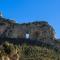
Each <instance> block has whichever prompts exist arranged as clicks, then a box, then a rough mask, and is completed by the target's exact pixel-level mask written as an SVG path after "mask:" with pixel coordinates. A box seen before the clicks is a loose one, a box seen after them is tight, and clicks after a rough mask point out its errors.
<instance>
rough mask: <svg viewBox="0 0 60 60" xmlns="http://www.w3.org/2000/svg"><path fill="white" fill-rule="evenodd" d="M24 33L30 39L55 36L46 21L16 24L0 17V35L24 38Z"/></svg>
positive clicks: (44, 38)
mask: <svg viewBox="0 0 60 60" xmlns="http://www.w3.org/2000/svg"><path fill="white" fill-rule="evenodd" d="M1 27H2V28H1ZM4 27H5V28H4ZM26 34H29V38H30V39H37V40H40V39H43V40H47V39H52V40H54V38H55V36H54V35H55V31H54V29H53V27H52V26H51V25H49V24H48V22H46V21H40V22H31V23H23V24H18V23H15V22H13V21H12V20H11V21H10V20H9V19H5V18H1V17H0V37H9V38H26Z"/></svg>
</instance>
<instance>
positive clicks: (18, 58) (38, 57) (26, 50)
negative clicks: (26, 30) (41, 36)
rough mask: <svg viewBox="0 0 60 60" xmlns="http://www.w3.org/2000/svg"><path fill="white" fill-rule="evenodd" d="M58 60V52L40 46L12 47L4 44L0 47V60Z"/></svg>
mask: <svg viewBox="0 0 60 60" xmlns="http://www.w3.org/2000/svg"><path fill="white" fill-rule="evenodd" d="M3 59H4V60H8V59H9V60H60V52H59V51H55V50H54V49H50V48H47V47H45V46H44V47H42V46H31V45H28V44H26V43H25V44H23V45H22V46H20V45H14V44H12V43H8V42H5V43H3V44H2V45H0V60H3Z"/></svg>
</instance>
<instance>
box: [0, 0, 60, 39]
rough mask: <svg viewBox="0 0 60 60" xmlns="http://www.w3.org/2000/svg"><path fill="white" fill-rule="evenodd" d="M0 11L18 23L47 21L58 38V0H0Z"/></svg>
mask: <svg viewBox="0 0 60 60" xmlns="http://www.w3.org/2000/svg"><path fill="white" fill-rule="evenodd" d="M0 11H1V12H2V13H3V17H5V18H9V19H13V20H16V21H17V22H19V23H23V22H32V21H47V22H49V24H50V25H52V26H53V27H54V29H55V32H56V37H57V38H60V27H59V26H60V0H0Z"/></svg>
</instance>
